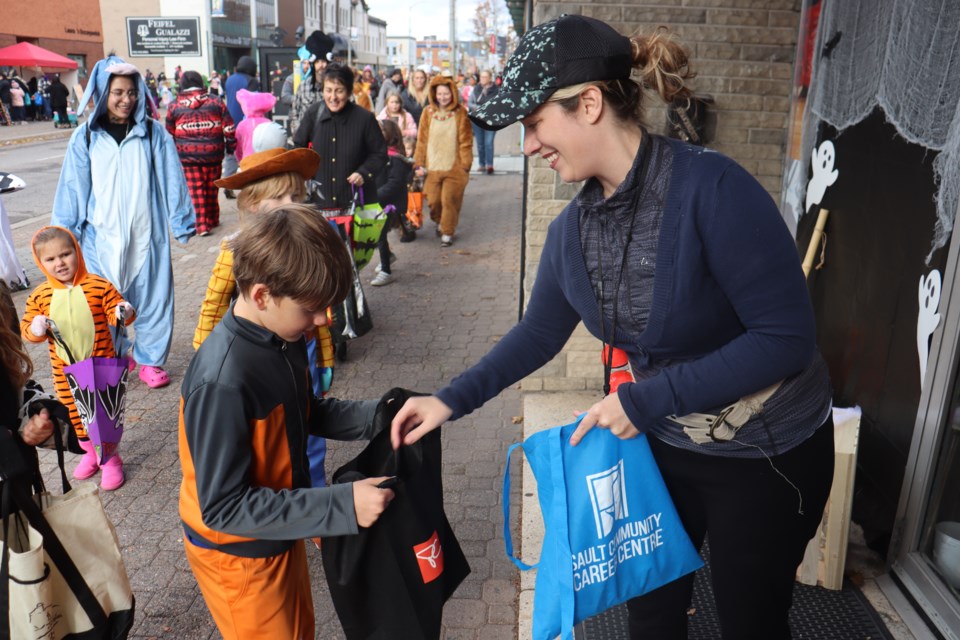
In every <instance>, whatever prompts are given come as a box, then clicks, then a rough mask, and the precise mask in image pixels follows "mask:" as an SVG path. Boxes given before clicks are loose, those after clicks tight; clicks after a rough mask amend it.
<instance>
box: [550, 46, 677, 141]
mask: <svg viewBox="0 0 960 640" xmlns="http://www.w3.org/2000/svg"><path fill="white" fill-rule="evenodd" d="M630 44H631V48H632V50H633V67H634V68H635V69H639V71H640V82H635V81H634V80H633V79H632V78H629V79H621V80H606V81H604V80H596V81H593V82H584V83H582V84H577V85H573V86H570V87H563V88H562V89H558V90H557V91H556V92H555V93H554V94H553V95H552V96H551V97H550V101H552V102H557V103H558V104H559V105H560V106H561V108H563V109H564V111H567V112H568V113H572V112H573V111H575V110H576V109H577V105H578V104H579V101H580V94H581V93H582V92H583V91H584V89H586V88H587V87H591V86H595V87H599V88H600V91H601V92H602V93H603V99H604V103H605V104H607V105H608V106H609V107H610V108H611V109H612V110H613V113H614V114H616V117H617V118H618V119H620V120H622V121H624V122H632V123H635V124H637V125H640V126H646V124H645V122H644V108H643V89H644V88H650V89H652V90H654V91H656V92H657V94H659V96H660V97H661V98H662V99H663V101H664V102H666V103H667V104H670V103H673V102H676V101H678V100H681V101H683V100H689V99H690V98H691V97H692V96H693V90H692V89H691V88H690V87H688V86H687V84H686V82H687V81H688V80H691V79H693V78H694V77H695V76H696V74H695V73H694V72H693V71H691V69H690V62H689V57H688V56H687V52H686V50H685V49H684V48H683V46H682V45H681V44H680V43H679V42H677V41H676V39H675V37H674V34H672V33H671V32H670V31H669V30H668V29H667V28H666V27H658V28H657V30H656V31H654V32H653V33H652V34H650V35H635V36H633V37H632V38H630Z"/></svg>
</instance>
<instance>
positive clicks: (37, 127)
mask: <svg viewBox="0 0 960 640" xmlns="http://www.w3.org/2000/svg"><path fill="white" fill-rule="evenodd" d="M81 122H82V121H81ZM74 129H75V127H71V128H69V129H58V128H57V127H56V126H54V124H53V121H52V120H48V121H45V122H24V123H23V124H14V125H9V126H6V127H0V147H7V146H12V145H21V144H36V143H38V142H48V141H50V140H61V139H65V138H69V137H70V135H71V134H72V133H73V130H74Z"/></svg>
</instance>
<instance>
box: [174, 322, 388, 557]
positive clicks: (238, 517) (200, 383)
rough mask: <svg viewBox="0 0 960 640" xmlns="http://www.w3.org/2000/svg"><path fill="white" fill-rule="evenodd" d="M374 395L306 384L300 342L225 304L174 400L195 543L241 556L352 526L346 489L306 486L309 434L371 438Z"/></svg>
mask: <svg viewBox="0 0 960 640" xmlns="http://www.w3.org/2000/svg"><path fill="white" fill-rule="evenodd" d="M376 407H377V401H376V400H370V401H342V400H335V399H332V398H325V399H320V398H316V397H314V396H313V395H312V393H311V391H310V379H309V373H308V369H307V349H306V343H305V342H304V341H303V340H302V339H301V340H299V341H298V342H285V341H284V340H281V339H280V338H278V337H277V336H276V335H275V334H273V333H272V332H270V331H268V330H267V329H264V328H263V327H260V326H257V325H255V324H253V323H252V322H249V321H247V320H244V319H243V318H238V317H236V316H235V315H234V314H233V310H232V309H231V310H230V311H228V312H227V313H226V315H224V317H223V320H222V321H221V322H220V323H219V324H218V325H217V326H216V327H215V328H214V330H213V332H211V334H210V336H209V337H208V338H207V339H206V340H205V341H204V342H203V344H202V345H201V346H200V349H199V350H198V351H197V354H196V356H195V357H194V358H193V361H192V362H191V363H190V366H189V368H188V369H187V373H186V375H185V377H184V380H183V386H182V388H181V399H180V428H179V445H180V466H181V468H182V470H183V482H182V483H181V485H180V518H181V520H182V521H183V525H184V529H185V531H186V533H187V538H188V540H189V541H190V542H192V543H193V544H196V545H197V546H200V547H205V548H212V549H217V550H220V551H222V552H224V553H228V554H230V555H235V556H243V557H248V558H265V557H270V556H275V555H278V554H280V553H283V552H285V551H286V550H288V549H289V548H290V547H291V546H292V545H293V543H294V542H295V541H296V540H302V539H304V538H311V537H315V536H340V535H347V534H353V533H356V532H357V518H356V514H355V512H354V508H353V486H352V485H351V484H349V483H346V484H338V485H333V486H330V487H319V488H311V486H310V472H309V464H308V462H307V434H308V433H310V434H313V435H317V436H323V437H326V438H330V439H333V440H363V439H369V438H370V437H372V436H373V434H372V433H371V430H372V428H373V416H374V412H375V411H376Z"/></svg>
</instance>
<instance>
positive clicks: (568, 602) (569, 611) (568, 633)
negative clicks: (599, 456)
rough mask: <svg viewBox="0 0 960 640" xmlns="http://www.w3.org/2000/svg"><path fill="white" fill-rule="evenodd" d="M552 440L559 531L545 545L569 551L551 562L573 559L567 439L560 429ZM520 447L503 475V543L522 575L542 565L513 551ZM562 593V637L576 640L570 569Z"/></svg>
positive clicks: (561, 579) (550, 461)
mask: <svg viewBox="0 0 960 640" xmlns="http://www.w3.org/2000/svg"><path fill="white" fill-rule="evenodd" d="M550 435H551V436H552V437H549V438H547V449H548V452H549V456H548V464H549V472H550V473H549V480H550V481H551V485H552V487H553V497H552V500H551V504H552V509H553V514H554V518H555V519H553V520H551V522H552V523H553V525H554V526H555V527H556V528H557V533H558V534H559V535H556V536H544V539H543V544H544V545H547V544H553V545H557V546H561V547H564V546H565V548H562V549H557V554H546V557H549V558H557V557H560V558H569V557H570V548H569V544H567V545H564V542H565V541H569V539H570V536H569V524H568V512H567V486H566V480H565V474H564V469H563V456H562V451H561V450H562V443H563V439H564V438H565V437H566V436H565V435H564V434H563V432H562V431H561V430H559V429H557V430H556V431H555V432H554V433H553V434H550ZM517 447H521V448H522V447H523V443H519V442H518V443H517V444H514V445H511V446H510V448H509V449H508V450H507V464H506V467H505V468H504V472H503V499H502V501H501V502H502V504H503V542H504V546H505V547H506V552H507V556H508V557H509V558H510V560H511V561H512V562H513V564H515V565H517V567H518V568H519V569H520V570H521V571H529V570H530V569H535V568H537V567H538V566H539V565H540V563H539V562H537V563H536V564H532V565H530V564H527V563H525V562H523V561H522V560H520V559H519V558H518V557H516V555H514V551H513V537H512V536H511V535H510V458H511V456H512V455H513V451H514V449H516V448H517ZM542 480H543V478H539V479H538V481H542ZM557 514H563V517H556V516H557ZM545 553H546V550H541V554H540V556H541V558H542V557H544V555H545ZM558 574H559V575H558V580H559V583H560V584H559V586H560V587H561V588H560V589H559V592H560V593H561V594H562V596H561V597H560V616H561V620H560V632H561V635H560V637H561V638H562V639H563V640H568V639H569V640H572V639H573V620H574V609H575V603H574V590H573V573H572V571H570V570H569V568H568V569H566V570H563V571H559V572H558Z"/></svg>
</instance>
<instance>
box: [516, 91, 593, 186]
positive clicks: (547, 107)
mask: <svg viewBox="0 0 960 640" xmlns="http://www.w3.org/2000/svg"><path fill="white" fill-rule="evenodd" d="M520 122H522V123H523V153H524V155H526V156H534V155H538V156H540V157H541V158H543V159H544V160H545V161H546V162H547V163H549V165H550V168H551V169H553V170H554V171H556V172H557V173H558V174H560V179H561V180H563V181H564V182H577V181H579V180H585V179H586V178H589V177H591V176H592V175H593V174H592V173H590V171H589V168H588V167H589V160H588V159H589V158H590V157H592V154H591V152H590V149H591V143H590V140H589V139H585V138H584V131H583V129H582V128H581V126H580V123H579V121H578V119H577V114H576V113H573V114H570V113H567V112H566V111H564V110H563V108H562V107H561V106H560V105H559V104H557V103H556V102H547V103H545V104H543V105H541V106H539V107H537V109H536V111H534V112H533V113H531V114H530V115H529V116H527V117H526V118H523V119H522V120H521V121H520Z"/></svg>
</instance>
